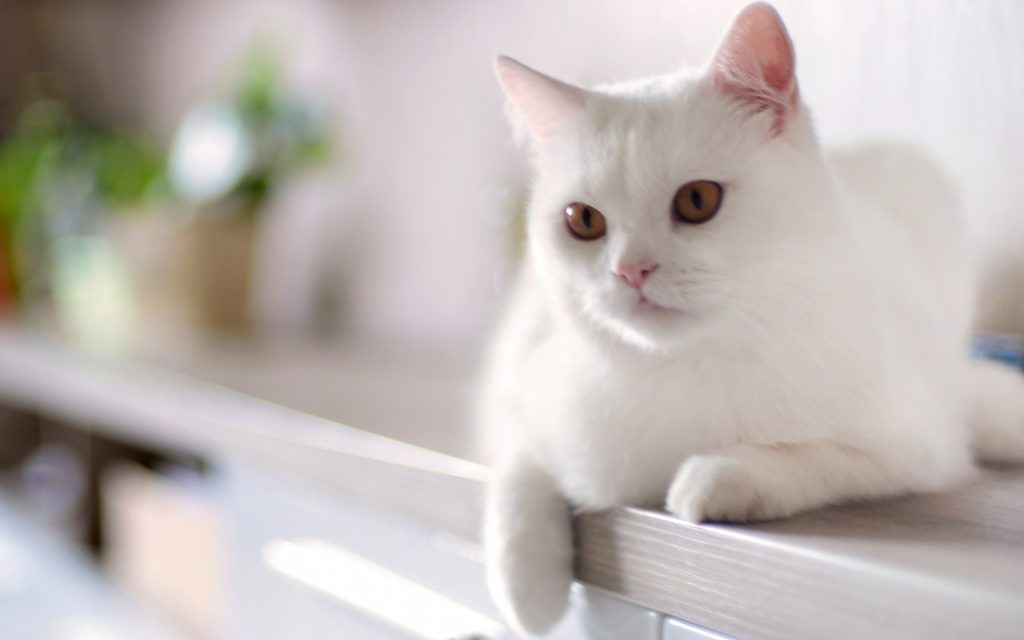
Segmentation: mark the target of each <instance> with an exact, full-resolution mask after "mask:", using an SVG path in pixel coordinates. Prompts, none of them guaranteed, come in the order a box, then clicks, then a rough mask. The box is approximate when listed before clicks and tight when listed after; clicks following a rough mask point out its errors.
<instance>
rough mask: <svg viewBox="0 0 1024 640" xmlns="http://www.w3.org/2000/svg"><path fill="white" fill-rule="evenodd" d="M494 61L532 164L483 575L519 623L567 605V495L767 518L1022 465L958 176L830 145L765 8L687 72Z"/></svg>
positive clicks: (485, 411) (496, 362) (501, 366)
mask: <svg viewBox="0 0 1024 640" xmlns="http://www.w3.org/2000/svg"><path fill="white" fill-rule="evenodd" d="M497 71H498V75H499V77H500V80H501V82H502V84H503V86H504V88H505V91H506V93H507V95H508V97H509V99H510V102H511V104H512V106H513V107H514V109H513V110H514V112H515V115H516V117H517V120H518V122H520V123H521V124H522V126H523V129H524V130H525V134H526V136H527V137H528V139H529V144H530V147H531V150H532V156H533V159H534V164H535V168H536V181H535V184H534V188H533V197H532V201H531V204H530V210H529V220H528V224H529V253H528V256H527V259H526V262H525V265H524V267H523V272H522V275H521V279H520V281H519V283H518V288H517V290H516V292H515V294H514V296H513V299H512V300H511V303H510V306H509V309H508V314H507V317H506V318H505V321H504V324H503V326H502V327H501V329H500V331H499V334H498V336H497V340H496V342H495V345H494V349H493V353H492V358H491V363H490V364H491V366H490V368H489V372H488V376H487V377H486V380H485V387H484V393H483V395H482V402H481V419H482V422H483V423H484V426H485V428H486V432H487V438H488V439H489V440H490V443H491V449H492V450H493V451H496V452H497V454H496V456H495V457H494V476H493V481H492V483H491V486H490V490H489V494H488V502H487V509H486V527H485V543H486V553H487V563H488V575H489V585H490V588H491V591H492V594H493V596H494V598H495V600H496V602H497V603H498V605H499V607H500V608H501V610H502V612H503V613H504V614H505V615H506V616H507V617H508V619H509V620H510V622H511V623H512V624H513V625H514V626H515V627H516V628H517V629H519V630H522V631H527V632H532V633H536V632H541V631H543V630H546V629H548V628H549V627H550V626H552V625H553V624H554V623H555V622H556V621H557V620H558V618H559V617H560V616H561V614H562V612H563V610H564V609H565V606H566V596H567V592H568V588H569V585H570V583H571V581H572V554H573V549H572V541H571V532H570V514H571V510H573V509H575V510H591V509H602V508H605V507H611V506H616V505H649V506H652V507H658V506H662V505H664V506H665V508H667V509H668V510H669V511H670V512H673V513H675V514H678V515H679V516H680V517H681V518H684V519H686V520H689V521H694V522H696V521H701V520H722V521H748V520H760V519H766V518H779V517H784V516H788V515H790V514H793V513H796V512H798V511H803V510H805V509H811V508H814V507H819V506H822V505H826V504H831V503H836V502H841V501H845V500H853V499H862V498H870V497H875V496H887V495H894V494H900V493H904V492H909V491H934V490H939V489H943V488H945V487H948V486H950V485H952V484H954V483H957V482H961V481H963V480H965V479H966V478H968V477H969V476H970V474H971V472H972V470H973V460H972V455H971V448H972V447H971V445H972V444H973V445H974V446H973V448H974V450H975V452H976V453H979V454H980V455H982V456H984V457H988V458H996V459H1016V460H1021V459H1024V382H1022V379H1021V378H1020V377H1019V376H1017V374H1016V373H1013V372H1011V371H1010V370H1008V369H1001V368H999V367H998V366H996V365H988V364H971V363H970V361H969V360H968V357H967V354H968V337H969V330H970V323H971V307H972V298H973V292H972V286H971V282H972V276H971V269H970V265H969V260H968V255H967V242H966V239H965V232H964V229H963V227H962V226H961V222H960V212H959V206H958V203H957V199H956V196H955V194H954V192H953V190H952V189H951V187H950V185H949V184H948V182H947V181H946V180H945V179H944V178H943V176H942V175H941V174H940V172H939V171H937V170H936V169H935V168H934V167H933V166H932V165H931V164H930V163H929V162H928V160H927V159H925V158H924V157H922V156H921V155H920V154H918V153H916V152H915V151H914V150H912V149H909V148H905V147H898V146H876V147H873V148H866V149H861V150H857V151H853V152H848V153H846V154H843V155H837V156H834V157H830V158H828V159H826V158H825V157H824V156H823V154H822V152H821V150H820V149H819V146H818V143H817V141H816V139H815V135H814V131H813V128H812V126H811V120H810V116H809V114H808V111H807V108H806V106H804V105H803V103H802V102H801V100H800V96H799V92H798V90H797V82H796V79H795V76H794V54H793V49H792V44H791V42H790V39H789V36H788V34H787V33H786V30H785V27H784V26H783V24H782V22H781V20H780V18H779V16H778V14H777V13H776V12H775V10H774V9H772V8H771V7H770V6H768V5H765V4H754V5H751V6H749V7H747V8H746V9H745V10H744V11H743V12H741V13H740V14H739V16H738V17H737V18H736V20H735V23H734V24H733V26H732V28H731V29H730V31H729V32H728V34H727V35H726V37H725V40H724V42H723V43H722V45H721V47H720V48H719V50H718V52H717V54H716V55H715V56H714V58H713V60H712V62H711V63H710V65H709V66H708V68H707V69H706V70H704V71H702V72H698V73H680V74H677V75H672V76H668V77H661V78H655V79H650V80H643V81H638V82H633V83H629V84H624V85H616V86H608V87H599V88H597V89H594V90H584V89H581V88H578V87H574V86H571V85H568V84H565V83H562V82H559V81H557V80H554V79H552V78H549V77H547V76H544V75H541V74H540V73H537V72H536V71H533V70H531V69H529V68H527V67H525V66H523V65H521V64H519V63H517V62H514V61H512V60H510V59H508V58H500V59H499V60H498V61H497ZM969 425H970V427H973V428H969Z"/></svg>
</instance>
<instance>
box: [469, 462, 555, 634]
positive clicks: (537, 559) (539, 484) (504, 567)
mask: <svg viewBox="0 0 1024 640" xmlns="http://www.w3.org/2000/svg"><path fill="white" fill-rule="evenodd" d="M484 547H485V555H486V562H487V583H488V587H489V588H490V592H491V597H492V598H493V599H494V601H495V603H497V605H498V608H499V609H500V610H501V612H502V614H503V615H504V616H505V618H506V620H507V621H508V622H509V623H510V624H511V625H512V626H513V627H515V628H516V629H517V630H518V631H525V632H527V633H534V634H536V633H542V632H544V631H546V630H548V629H549V628H551V627H552V626H553V625H554V624H555V623H556V622H558V619H559V618H561V617H562V614H563V613H564V612H565V609H566V606H567V605H568V597H569V587H570V586H571V585H572V574H573V566H572V564H573V543H572V520H571V516H570V508H569V503H568V502H567V501H566V499H565V498H564V497H562V495H561V493H560V492H559V491H558V488H557V487H556V486H555V483H554V481H553V480H552V478H551V477H550V475H548V474H547V473H546V472H545V471H544V470H543V469H541V468H540V467H539V466H537V465H536V464H534V463H533V462H532V461H530V460H528V459H526V458H523V457H520V458H516V459H514V460H512V461H510V462H508V463H507V464H504V465H502V466H501V467H499V468H498V469H496V470H495V474H494V476H493V477H492V479H491V482H490V485H489V487H488V492H487V505H486V510H485V516H484Z"/></svg>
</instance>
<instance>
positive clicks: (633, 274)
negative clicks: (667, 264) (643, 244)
mask: <svg viewBox="0 0 1024 640" xmlns="http://www.w3.org/2000/svg"><path fill="white" fill-rule="evenodd" d="M657 268H658V265H656V264H654V263H653V262H650V261H644V262H633V263H630V264H620V265H619V266H617V267H615V274H616V275H620V276H622V277H623V278H625V280H626V282H628V283H629V286H631V287H633V288H634V289H639V288H640V287H642V286H643V284H644V281H645V280H647V276H649V275H651V274H652V273H653V272H654V270H655V269H657Z"/></svg>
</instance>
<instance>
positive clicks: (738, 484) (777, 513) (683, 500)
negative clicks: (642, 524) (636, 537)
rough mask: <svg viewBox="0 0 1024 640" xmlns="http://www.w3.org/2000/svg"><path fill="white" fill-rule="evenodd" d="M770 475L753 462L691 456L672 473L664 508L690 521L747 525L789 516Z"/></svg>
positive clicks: (732, 458)
mask: <svg viewBox="0 0 1024 640" xmlns="http://www.w3.org/2000/svg"><path fill="white" fill-rule="evenodd" d="M770 474H771V470H770V469H767V468H760V467H759V466H758V465H756V464H755V463H754V462H753V461H748V460H740V459H738V458H734V457H731V456H726V455H698V456H693V457H691V458H689V459H688V460H686V462H684V463H683V465H682V466H681V467H680V468H679V471H678V472H677V473H676V477H675V480H673V481H672V486H671V487H669V490H668V499H667V500H666V505H665V506H666V508H667V509H668V510H669V511H670V512H672V513H674V514H676V515H678V516H679V517H680V518H682V519H684V520H688V521H690V522H702V521H705V520H713V521H719V522H751V521H754V520H771V519H774V518H781V517H784V516H787V515H790V514H791V513H792V509H790V508H789V507H788V505H787V504H786V502H787V501H786V498H787V496H785V495H781V494H782V491H780V490H779V489H780V488H779V487H778V483H776V482H772V477H771V475H770ZM773 485H774V486H773Z"/></svg>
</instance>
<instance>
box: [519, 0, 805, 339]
mask: <svg viewBox="0 0 1024 640" xmlns="http://www.w3.org/2000/svg"><path fill="white" fill-rule="evenodd" d="M755 7H757V9H756V10H757V11H759V12H761V13H759V14H758V15H756V16H755V17H754V19H755V20H768V21H769V24H768V26H769V27H771V26H772V24H773V23H772V20H773V19H774V21H775V22H777V15H776V14H775V13H774V11H773V10H771V9H770V8H767V7H766V6H765V5H755ZM753 8H754V7H752V9H753ZM764 10H767V12H768V13H767V14H765V13H763V12H764ZM749 11H750V9H748V11H747V12H745V13H748V12H749ZM748 19H749V16H748ZM741 20H743V14H741V16H740V18H739V19H738V20H737V23H738V24H739V23H740V21H741ZM777 24H778V27H779V28H781V23H777ZM765 28H766V27H765V26H764V25H761V24H759V25H758V28H757V29H755V30H754V32H755V33H760V34H762V36H763V35H764V33H765V31H764V29H765ZM733 32H734V33H735V32H736V27H734V29H733ZM739 33H740V36H734V35H733V34H732V33H731V34H730V36H729V37H727V39H726V43H725V44H724V45H723V49H722V50H721V51H720V52H719V56H718V58H716V63H713V65H712V68H711V70H710V71H709V72H708V73H707V74H701V75H692V76H688V77H687V76H673V77H669V78H664V79H657V80H652V81H646V82H640V83H633V84H631V85H624V86H620V87H612V88H607V89H602V90H596V91H583V90H581V89H577V88H575V87H571V86H569V85H564V84H562V83H558V82H557V81H553V80H551V79H549V78H546V77H544V76H538V75H520V74H535V72H532V71H529V70H525V71H524V68H523V67H520V66H518V65H516V63H511V62H504V63H499V72H502V79H503V82H504V83H505V85H506V88H507V89H508V91H509V94H510V96H511V97H513V99H514V100H517V104H518V105H519V106H520V109H521V110H522V111H523V112H524V115H525V116H526V118H527V122H526V125H527V127H528V128H529V129H530V133H531V135H532V137H533V141H534V152H535V153H534V155H535V160H536V165H537V181H536V183H535V188H534V193H533V199H532V202H531V208H530V219H529V225H530V242H531V251H532V252H533V258H534V260H536V262H537V267H538V269H539V272H540V275H541V276H542V277H543V278H544V279H545V281H546V283H547V285H548V286H549V287H551V288H552V289H553V291H554V294H555V296H556V298H557V299H558V300H559V302H560V303H561V305H562V307H563V308H564V309H567V310H570V311H571V312H572V313H581V314H582V316H581V318H580V319H581V320H582V321H592V322H594V323H596V324H597V325H599V326H601V327H603V328H605V329H607V330H609V331H611V332H613V333H614V334H616V335H618V336H620V337H621V338H622V339H624V340H626V341H627V342H629V343H632V344H634V345H636V346H639V347H641V348H646V349H670V348H672V347H673V346H675V345H677V344H680V343H682V342H684V341H685V340H687V338H688V337H690V336H692V335H694V333H695V330H697V329H698V328H699V327H700V326H702V325H703V324H705V323H707V322H708V321H709V320H710V319H712V318H718V317H719V316H720V315H721V314H730V315H731V316H732V317H734V318H736V319H739V320H741V321H742V320H743V318H744V317H745V314H750V313H754V312H757V313H761V312H762V310H761V309H760V307H761V304H762V303H764V302H768V301H771V300H773V299H779V300H783V299H784V298H785V296H784V295H782V294H783V293H784V290H785V289H786V288H787V287H791V286H792V283H793V277H794V275H795V274H798V273H799V269H800V268H801V267H802V265H801V264H800V262H801V260H800V259H799V256H801V255H804V252H803V251H802V250H801V248H802V245H804V244H806V242H807V238H808V235H813V227H814V225H815V224H816V223H815V221H814V220H813V219H811V220H807V219H805V218H807V217H808V216H807V211H808V209H809V208H813V207H809V203H813V202H814V201H815V198H818V197H820V195H821V194H820V192H821V190H822V189H823V188H824V187H823V186H822V185H816V184H815V182H821V180H822V175H823V172H822V171H821V162H820V160H819V155H818V153H817V149H816V146H815V144H814V141H813V136H810V135H803V134H804V133H806V131H807V130H809V127H808V126H807V123H806V116H804V115H802V114H801V113H800V107H799V105H798V101H797V99H796V87H795V80H794V79H793V78H792V51H791V50H790V49H788V47H789V40H788V38H786V37H783V38H782V39H781V40H780V39H779V38H778V37H776V36H777V34H775V33H774V32H768V37H766V38H762V39H763V40H764V41H765V42H768V43H769V44H771V45H773V46H778V45H785V47H787V49H786V51H783V52H782V53H779V52H778V51H775V52H768V53H765V52H764V51H760V50H756V51H754V52H753V54H757V55H760V56H761V57H765V56H774V58H772V59H773V60H774V59H775V58H778V57H779V56H783V57H785V55H787V53H786V52H787V51H788V60H789V63H788V67H787V68H788V71H786V72H785V73H788V75H785V73H784V77H783V78H781V79H780V78H774V77H769V78H760V84H759V85H758V87H757V89H758V92H759V93H756V94H747V93H745V91H746V89H748V88H749V87H747V86H746V85H744V86H743V87H740V88H737V87H735V86H731V85H729V84H728V82H730V81H732V80H733V78H732V77H729V78H723V77H721V76H716V72H715V70H716V69H717V68H718V67H717V66H716V65H717V64H719V62H718V61H719V59H720V58H721V57H722V56H723V55H724V54H723V53H722V51H726V52H727V53H728V54H729V55H733V56H737V55H741V56H742V55H746V56H750V55H753V54H752V52H751V51H749V50H748V49H749V47H747V48H742V47H741V48H740V49H739V50H738V53H737V49H736V47H737V46H739V45H738V44H737V43H735V42H733V41H732V40H731V38H733V39H734V38H735V37H743V36H744V34H746V36H745V37H748V38H749V37H750V36H749V33H750V29H740V30H739ZM782 33H783V36H784V31H783V32H782ZM748 44H750V46H753V45H754V44H758V43H757V42H754V43H748ZM761 44H763V42H762V43H761ZM730 47H731V49H730ZM756 62H757V65H756V66H757V69H759V70H760V73H761V74H762V75H764V73H766V71H765V70H766V69H770V68H771V67H770V64H769V63H770V62H771V60H769V61H768V62H766V61H764V60H758V61H756ZM744 63H746V64H748V66H749V61H746V62H745V61H744V60H740V61H739V62H736V61H735V60H733V61H731V64H733V65H734V66H733V67H731V68H730V69H731V71H732V72H735V71H736V66H735V65H737V64H744ZM503 64H504V65H507V68H506V69H505V70H504V72H503V69H502V66H501V65H503ZM783 66H785V65H783ZM741 71H742V72H744V73H746V71H747V70H746V68H743V69H741ZM784 71H785V70H784ZM743 81H744V82H746V83H749V82H751V79H750V78H749V77H746V76H744V77H743ZM538 83H543V84H538ZM773 86H776V87H780V89H779V90H777V91H776V94H777V95H773V96H769V97H768V98H765V95H764V93H763V92H764V91H765V90H767V89H771V87H773ZM744 87H746V88H744ZM751 95H753V97H751Z"/></svg>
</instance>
